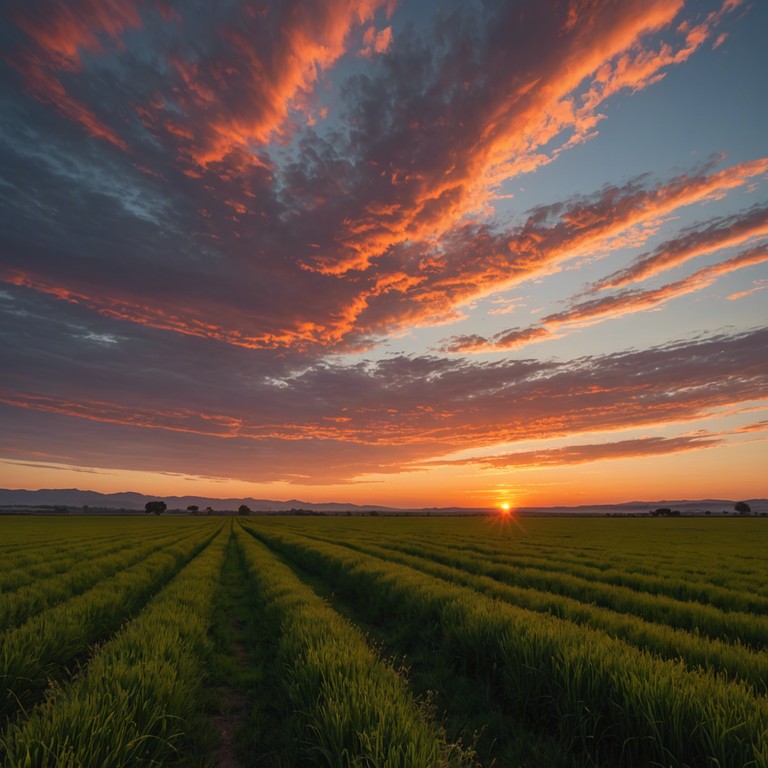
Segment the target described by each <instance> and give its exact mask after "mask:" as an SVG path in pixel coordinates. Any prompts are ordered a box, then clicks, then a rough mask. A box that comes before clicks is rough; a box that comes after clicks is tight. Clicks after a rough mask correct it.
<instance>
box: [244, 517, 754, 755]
mask: <svg viewBox="0 0 768 768" xmlns="http://www.w3.org/2000/svg"><path fill="white" fill-rule="evenodd" d="M248 525H249V530H251V531H252V533H253V534H254V535H256V536H258V537H259V538H260V539H262V540H263V541H264V542H265V543H267V544H268V545H269V546H270V547H271V548H273V549H275V550H277V551H279V552H281V553H282V554H283V555H284V556H286V557H288V558H289V559H290V560H293V561H295V562H297V563H301V565H302V567H304V568H307V569H309V570H311V571H312V572H313V573H316V574H317V575H318V576H320V577H321V578H322V579H324V580H325V581H327V582H328V584H329V585H330V586H331V587H332V588H333V589H334V590H335V591H336V592H337V594H340V595H344V596H345V598H346V599H348V600H350V601H352V602H353V604H354V605H356V606H357V609H358V610H360V611H362V612H363V613H364V614H365V615H367V616H368V617H369V618H370V619H373V620H378V621H388V620H390V619H391V617H392V616H397V617H398V621H399V622H405V623H406V624H408V625H412V626H415V627H419V628H420V629H421V630H422V631H424V632H428V631H429V630H430V628H431V629H432V632H433V635H434V636H433V642H434V643H435V645H436V647H437V648H439V649H440V651H441V652H442V653H443V654H444V657H445V659H446V660H447V663H452V664H455V665H456V666H457V669H460V671H462V672H463V673H467V674H472V675H477V676H480V677H482V678H493V679H496V680H497V681H498V688H499V690H498V696H499V697H500V699H501V700H502V701H503V703H504V705H505V706H506V707H508V708H509V709H510V711H512V712H514V713H517V714H518V715H519V716H521V717H526V718H528V719H533V720H535V721H536V722H538V723H540V725H541V727H543V728H551V729H554V730H555V731H557V732H559V733H560V735H561V737H562V738H563V739H564V740H565V741H566V743H568V742H570V743H571V744H573V745H574V749H575V750H583V751H586V752H588V753H591V754H595V755H598V756H600V757H601V758H602V759H605V760H606V762H608V763H613V764H622V765H638V766H639V765H642V766H645V765H648V764H651V763H658V764H663V765H665V766H686V765H688V766H690V765H718V766H720V768H726V767H731V768H745V766H750V765H765V764H766V762H768V736H767V733H768V701H767V700H766V699H765V697H762V696H755V695H754V694H753V692H752V691H751V690H750V688H749V687H748V686H745V685H743V684H740V683H737V682H729V681H725V680H723V679H722V678H720V677H718V676H716V675H713V674H711V673H707V672H700V671H691V670H689V669H687V668H686V667H685V666H684V665H683V664H682V663H676V662H673V661H669V660H663V659H659V658H658V657H657V656H654V655H652V654H650V653H648V652H645V651H643V650H641V649H638V648H635V647H633V646H631V645H628V644H627V643H625V642H623V641H621V640H619V639H616V638H612V637H610V636H608V635H606V634H605V633H604V632H601V631H599V630H595V629H591V628H588V627H584V626H579V625H577V624H574V623H573V622H570V621H567V620H563V619H560V618H557V617H554V616H546V615H543V614H540V613H534V612H531V611H528V610H526V609H524V608H521V607H518V606H515V605H512V604H509V603H501V602H499V601H498V600H493V599H491V598H489V597H486V596H484V595H482V594H479V593H478V592H477V591H475V590H471V589H468V588H466V587H462V586H458V585H455V584H448V583H446V582H445V581H442V580H440V579H436V578H434V577H431V576H429V575H427V574H425V573H423V572H419V571H416V570H414V569H412V568H409V567H407V566H405V565H401V564H397V565H394V564H391V563H387V562H384V561H383V560H381V559H378V558H375V557H372V556H370V555H365V554H363V553H361V552H354V551H352V550H350V549H348V548H344V547H340V546H336V545H333V544H330V543H322V542H319V541H313V540H310V539H308V538H306V537H303V536H300V535H296V534H292V533H289V532H287V531H285V530H280V529H278V528H276V527H272V526H268V525H264V524H262V525H258V526H256V525H253V524H251V523H249V524H248Z"/></svg>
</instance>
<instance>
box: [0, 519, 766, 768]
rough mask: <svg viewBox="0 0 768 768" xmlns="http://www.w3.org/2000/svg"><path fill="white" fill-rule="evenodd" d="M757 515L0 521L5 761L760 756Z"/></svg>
mask: <svg viewBox="0 0 768 768" xmlns="http://www.w3.org/2000/svg"><path fill="white" fill-rule="evenodd" d="M766 552H768V524H767V523H766V521H765V520H762V519H732V520H723V519H701V518H699V519H684V518H683V519H672V520H664V519H653V520H651V519H583V518H582V519H563V518H557V519H540V518H523V519H520V520H517V521H515V520H510V521H506V522H502V521H501V520H490V519H484V518H436V517H432V518H385V517H370V518H358V517H330V518H300V517H245V518H237V519H234V520H231V519H229V518H221V517H217V518H211V517H207V518H193V517H189V518H187V517H171V516H165V517H159V518H158V517H154V516H152V518H151V519H150V518H145V517H114V518H107V517H90V518H76V517H73V518H63V519H57V518H42V517H40V518H38V517H36V518H22V517H6V518H0V728H1V729H2V731H1V733H2V736H0V764H1V765H3V766H5V767H6V768H17V767H18V768H21V766H25V767H33V768H34V767H36V766H51V768H53V767H54V766H56V768H74V766H94V768H95V767H97V766H98V767H101V766H104V767H109V766H150V765H152V766H158V765H196V766H204V765H213V766H274V767H276V768H288V767H289V766H327V768H339V767H341V766H349V767H350V768H352V767H353V766H354V767H355V768H358V767H359V768H368V767H371V768H373V767H374V766H381V767H382V768H383V767H384V766H386V767H387V768H390V767H392V768H394V767H395V766H402V768H406V767H411V768H419V767H420V766H434V768H438V767H439V766H444V767H445V768H449V767H450V766H466V767H467V768H469V767H470V766H492V765H493V766H498V768H506V767H507V766H509V767H510V768H511V767H513V766H524V767H530V768H533V767H535V768H548V767H549V766H563V767H565V766H584V767H585V768H586V767H587V766H590V767H594V766H605V767H606V768H609V767H613V766H664V767H678V768H682V766H690V767H691V768H694V767H699V766H701V767H702V768H703V767H704V766H706V767H707V768H727V767H728V768H747V767H748V766H750V767H751V766H757V767H761V768H763V767H766V766H768V653H767V652H766V651H767V650H768V557H766Z"/></svg>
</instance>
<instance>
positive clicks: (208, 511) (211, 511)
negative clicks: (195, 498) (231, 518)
mask: <svg viewBox="0 0 768 768" xmlns="http://www.w3.org/2000/svg"><path fill="white" fill-rule="evenodd" d="M205 514H206V515H212V514H213V507H206V508H205Z"/></svg>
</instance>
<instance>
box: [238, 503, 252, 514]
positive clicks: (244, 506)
mask: <svg viewBox="0 0 768 768" xmlns="http://www.w3.org/2000/svg"><path fill="white" fill-rule="evenodd" d="M237 511H238V512H239V513H240V514H241V515H250V514H251V508H250V507H249V506H248V505H247V504H241V505H240V506H239V507H238V509H237Z"/></svg>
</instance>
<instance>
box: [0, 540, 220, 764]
mask: <svg viewBox="0 0 768 768" xmlns="http://www.w3.org/2000/svg"><path fill="white" fill-rule="evenodd" d="M225 542H226V537H225V534H224V533H219V535H218V536H217V537H216V538H215V539H214V540H213V541H212V543H210V544H209V543H208V540H206V541H204V542H203V545H206V544H208V546H207V547H206V548H205V549H204V550H203V551H202V554H198V555H197V557H196V558H195V559H194V560H192V562H191V563H189V564H188V565H187V566H186V567H185V568H184V569H183V570H181V572H180V573H178V575H176V577H175V578H174V579H173V581H171V582H170V583H169V584H168V586H167V587H166V588H165V589H163V590H162V591H161V592H160V593H159V594H157V595H156V596H155V597H154V598H153V599H152V600H151V601H150V602H149V604H148V605H147V606H146V608H145V609H144V610H143V611H142V613H141V614H140V615H139V616H138V617H137V618H135V619H134V620H132V621H131V622H130V623H129V624H127V626H126V627H125V628H124V629H123V630H121V631H120V632H119V633H118V634H117V635H116V636H115V637H114V638H113V639H112V640H111V641H110V642H108V643H106V644H105V645H103V646H102V647H101V648H100V649H99V650H98V652H97V653H96V654H95V655H94V657H93V658H92V659H91V661H90V663H89V664H88V666H87V667H86V669H85V671H84V673H83V674H82V676H80V677H79V678H77V679H76V680H75V681H74V682H72V683H71V684H69V685H67V686H65V687H64V688H63V689H61V690H59V691H57V692H55V693H54V694H53V695H52V697H51V698H49V700H48V701H46V702H45V704H43V705H41V706H38V707H36V708H35V709H34V710H33V712H32V714H31V715H30V717H29V718H28V719H26V720H21V721H19V722H17V723H15V724H12V725H10V727H9V728H8V730H7V731H6V733H5V735H4V737H3V739H2V741H1V742H0V752H2V753H4V755H2V757H3V765H4V766H5V767H6V768H29V766H35V768H79V767H81V766H100V768H118V766H119V767H120V768H123V767H124V766H156V765H164V764H167V763H168V762H169V761H171V760H172V759H175V758H176V757H177V753H178V752H179V750H180V749H183V748H185V747H186V746H187V745H188V744H189V742H190V740H191V738H192V733H193V731H194V729H195V726H196V718H197V717H198V713H199V704H198V702H199V700H200V697H201V689H202V684H203V681H204V679H205V669H204V659H205V657H206V655H207V654H208V652H209V650H210V649H209V644H210V641H209V637H208V632H209V629H210V620H211V616H212V612H213V601H214V595H215V590H216V583H217V576H218V573H219V570H220V568H221V563H222V560H223V557H224V546H225ZM196 549H197V550H200V549H201V547H197V548H196Z"/></svg>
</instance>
